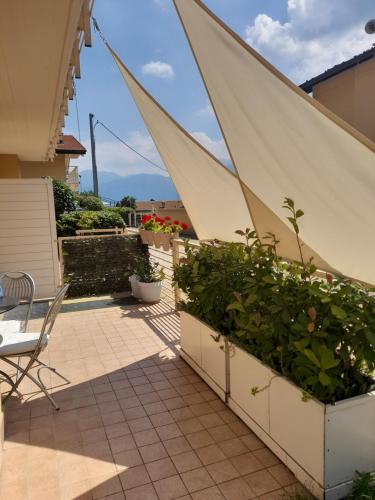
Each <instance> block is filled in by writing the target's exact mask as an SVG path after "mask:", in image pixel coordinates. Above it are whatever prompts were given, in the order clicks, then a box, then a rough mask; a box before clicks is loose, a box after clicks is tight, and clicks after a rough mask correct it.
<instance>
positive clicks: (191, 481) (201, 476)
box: [181, 467, 215, 493]
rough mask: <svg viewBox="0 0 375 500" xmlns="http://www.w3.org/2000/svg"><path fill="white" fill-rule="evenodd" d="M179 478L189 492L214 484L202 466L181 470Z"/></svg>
mask: <svg viewBox="0 0 375 500" xmlns="http://www.w3.org/2000/svg"><path fill="white" fill-rule="evenodd" d="M181 478H182V480H183V482H184V483H185V486H186V488H187V489H188V491H189V493H192V492H194V491H199V490H203V489H205V488H209V487H210V486H214V484H215V483H214V482H213V480H212V478H211V476H210V475H209V474H208V472H207V470H206V469H205V468H204V467H200V468H199V469H194V470H191V471H188V472H183V473H182V474H181Z"/></svg>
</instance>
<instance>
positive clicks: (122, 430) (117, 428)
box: [104, 422, 130, 439]
mask: <svg viewBox="0 0 375 500" xmlns="http://www.w3.org/2000/svg"><path fill="white" fill-rule="evenodd" d="M104 430H105V433H106V435H107V438H108V439H113V438H117V437H120V436H125V435H126V434H129V433H130V428H129V425H128V424H127V423H125V422H119V423H117V424H110V425H106V426H105V428H104Z"/></svg>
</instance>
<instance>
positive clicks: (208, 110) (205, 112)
mask: <svg viewBox="0 0 375 500" xmlns="http://www.w3.org/2000/svg"><path fill="white" fill-rule="evenodd" d="M197 115H198V116H215V113H214V110H213V109H212V106H211V103H210V102H207V104H206V106H203V108H200V109H198V111H197Z"/></svg>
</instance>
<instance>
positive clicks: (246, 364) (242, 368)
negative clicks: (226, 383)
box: [229, 346, 277, 433]
mask: <svg viewBox="0 0 375 500" xmlns="http://www.w3.org/2000/svg"><path fill="white" fill-rule="evenodd" d="M229 359H230V362H229V373H230V397H231V399H232V400H233V401H234V402H235V403H236V404H237V405H238V406H240V407H241V408H242V409H243V411H245V412H246V413H247V414H248V415H249V416H250V417H251V418H252V419H253V420H254V421H255V422H256V423H257V424H258V425H259V426H260V427H261V428H262V429H263V430H264V431H265V432H267V433H268V432H269V429H270V408H269V391H270V382H271V380H272V379H273V378H274V377H275V376H277V375H276V374H275V373H274V372H273V371H272V370H270V368H268V367H267V366H265V365H263V364H262V363H260V362H259V361H258V360H257V359H256V358H255V357H254V356H252V355H251V354H248V353H247V352H245V351H244V350H242V349H239V348H238V347H235V346H232V349H231V354H230V358H229ZM253 388H258V389H259V390H260V392H259V393H258V394H257V395H256V396H253V395H252V392H251V391H252V389H253Z"/></svg>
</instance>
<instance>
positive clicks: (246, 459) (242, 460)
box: [230, 452, 264, 476]
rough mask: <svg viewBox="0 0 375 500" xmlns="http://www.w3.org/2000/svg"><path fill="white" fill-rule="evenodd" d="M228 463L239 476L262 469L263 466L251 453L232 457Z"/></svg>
mask: <svg viewBox="0 0 375 500" xmlns="http://www.w3.org/2000/svg"><path fill="white" fill-rule="evenodd" d="M230 461H231V462H232V464H233V465H234V467H235V468H236V469H237V470H238V472H239V473H240V474H241V476H244V475H245V474H250V473H252V472H256V471H258V470H261V469H264V466H263V464H262V463H261V462H260V461H259V460H258V459H257V458H256V456H255V455H254V454H253V453H251V452H249V453H245V454H243V455H238V456H236V457H232V458H231V459H230Z"/></svg>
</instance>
